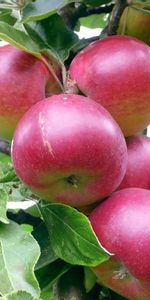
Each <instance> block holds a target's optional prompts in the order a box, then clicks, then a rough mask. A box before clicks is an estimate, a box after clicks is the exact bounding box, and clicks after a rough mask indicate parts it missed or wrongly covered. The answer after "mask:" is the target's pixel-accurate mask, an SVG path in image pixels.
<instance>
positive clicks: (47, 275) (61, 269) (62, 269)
mask: <svg viewBox="0 0 150 300" xmlns="http://www.w3.org/2000/svg"><path fill="white" fill-rule="evenodd" d="M70 268H71V265H69V264H68V263H66V262H64V261H62V260H60V259H57V260H56V261H55V262H53V263H51V264H49V265H48V266H46V267H44V268H41V269H39V270H37V271H36V272H35V274H36V277H37V279H38V282H39V284H40V288H41V290H42V291H43V292H44V291H48V290H49V288H51V287H52V286H53V284H54V283H55V282H56V281H57V280H58V279H59V278H60V277H61V276H62V275H63V274H65V273H66V272H67V271H68V270H69V269H70Z"/></svg>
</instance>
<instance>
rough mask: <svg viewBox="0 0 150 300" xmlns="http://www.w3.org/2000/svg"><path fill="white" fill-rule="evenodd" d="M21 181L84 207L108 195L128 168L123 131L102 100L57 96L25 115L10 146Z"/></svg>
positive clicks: (41, 192) (51, 196)
mask: <svg viewBox="0 0 150 300" xmlns="http://www.w3.org/2000/svg"><path fill="white" fill-rule="evenodd" d="M12 158H13V163H14V168H15V170H16V172H17V175H18V176H19V177H20V178H21V180H22V181H23V182H24V183H25V184H26V185H27V186H28V187H29V188H30V189H31V190H32V191H33V192H34V193H36V194H37V195H39V196H40V197H42V198H43V199H45V200H48V201H55V202H62V203H66V204H70V205H72V206H85V205H88V204H91V203H93V202H95V201H97V200H99V199H101V198H103V197H105V196H106V195H108V194H110V193H111V192H112V191H113V190H115V189H116V188H117V186H118V185H119V184H120V182H121V180H122V178H123V176H124V174H125V170H126V163H127V149H126V143H125V140H124V137H123V134H122V132H121V130H120V128H119V126H118V125H117V123H116V122H115V121H114V120H113V118H112V117H111V115H110V114H109V113H108V112H107V111H106V110H105V109H104V108H103V107H102V106H100V105H99V104H98V103H96V102H95V101H92V100H90V99H88V98H86V97H84V96H79V95H74V94H60V95H54V96H52V97H50V98H47V99H45V100H43V101H40V102H39V103H37V104H36V105H34V106H33V107H32V108H31V109H30V110H29V111H28V112H27V113H26V114H25V115H24V116H23V118H22V119H21V121H20V122H19V124H18V126H17V129H16V131H15V134H14V141H13V147H12Z"/></svg>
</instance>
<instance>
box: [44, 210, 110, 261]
mask: <svg viewBox="0 0 150 300" xmlns="http://www.w3.org/2000/svg"><path fill="white" fill-rule="evenodd" d="M39 208H40V210H41V214H42V216H43V219H44V220H45V223H46V226H47V228H48V231H49V234H50V239H51V242H52V246H53V250H54V252H55V253H56V255H57V256H58V257H60V258H61V259H63V260H64V261H66V262H68V263H70V264H73V265H74V264H77V265H84V266H96V265H98V264H100V263H102V262H104V261H106V260H108V258H109V255H108V254H107V253H106V252H104V250H103V249H102V247H101V246H100V244H99V242H98V240H97V238H96V236H95V234H94V232H93V229H92V227H91V224H90V222H89V220H88V218H87V217H86V216H85V215H83V214H82V213H80V212H78V211H77V210H76V209H74V208H72V207H69V206H67V205H63V204H48V205H44V206H41V207H39Z"/></svg>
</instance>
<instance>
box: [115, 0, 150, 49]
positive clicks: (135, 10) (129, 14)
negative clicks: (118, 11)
mask: <svg viewBox="0 0 150 300" xmlns="http://www.w3.org/2000/svg"><path fill="white" fill-rule="evenodd" d="M148 8H149V5H148V4H147V5H146V3H143V2H141V3H137V4H133V7H132V5H130V6H128V7H126V8H125V10H124V11H123V14H122V16H121V19H120V23H119V28H118V34H123V35H130V36H134V37H136V38H138V39H140V40H142V41H144V42H145V43H147V44H149V45H150V14H149V13H148V12H146V10H145V11H144V9H147V10H148ZM142 9H143V10H142Z"/></svg>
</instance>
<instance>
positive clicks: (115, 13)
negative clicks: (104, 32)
mask: <svg viewBox="0 0 150 300" xmlns="http://www.w3.org/2000/svg"><path fill="white" fill-rule="evenodd" d="M128 4H129V2H128V1H127V0H116V4H115V6H114V8H113V10H112V16H111V19H110V22H109V25H108V35H116V34H117V29H118V26H119V21H120V17H121V15H122V13H123V11H124V9H125V7H127V6H128Z"/></svg>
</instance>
